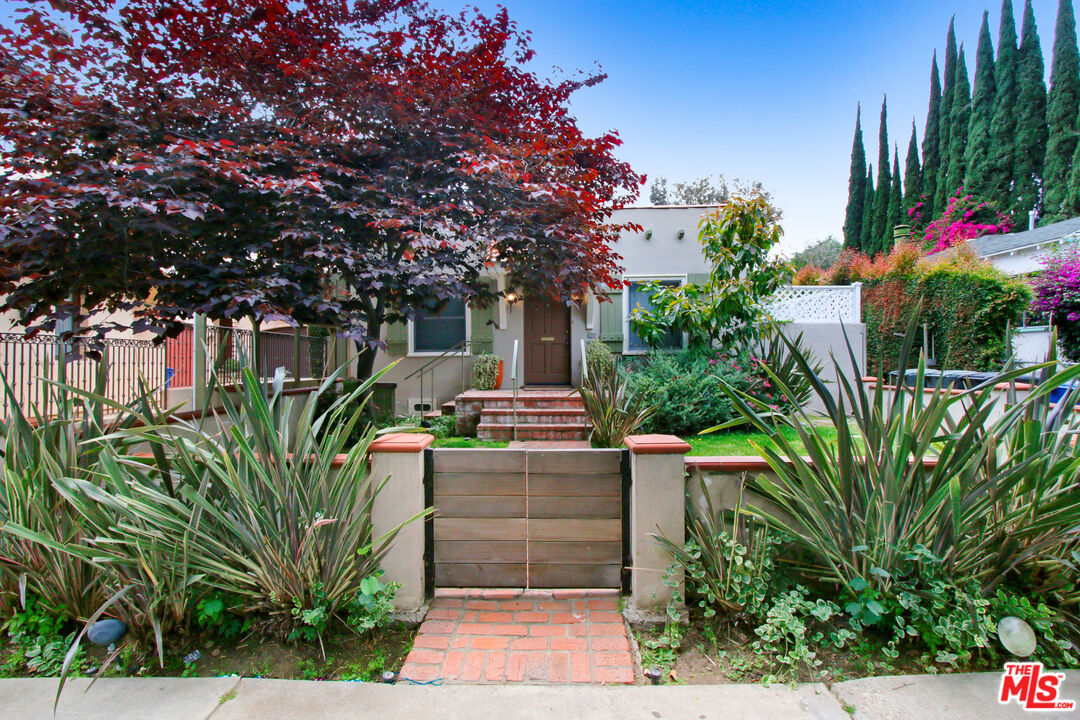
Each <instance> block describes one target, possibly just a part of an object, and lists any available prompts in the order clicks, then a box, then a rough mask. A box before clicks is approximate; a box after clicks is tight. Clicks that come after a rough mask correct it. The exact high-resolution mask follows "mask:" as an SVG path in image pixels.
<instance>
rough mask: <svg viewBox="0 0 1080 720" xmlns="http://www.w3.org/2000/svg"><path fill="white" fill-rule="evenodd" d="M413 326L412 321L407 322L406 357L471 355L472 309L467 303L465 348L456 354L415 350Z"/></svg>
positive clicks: (443, 351) (442, 351)
mask: <svg viewBox="0 0 1080 720" xmlns="http://www.w3.org/2000/svg"><path fill="white" fill-rule="evenodd" d="M414 328H415V325H414V324H413V321H412V319H411V318H410V319H409V322H408V333H407V334H408V339H409V351H408V354H407V355H406V357H439V356H440V355H446V356H447V357H469V356H471V355H472V348H471V347H470V342H469V341H470V340H471V339H472V307H471V306H470V305H469V303H467V302H466V303H465V347H464V348H463V349H462V350H459V351H457V352H451V351H448V350H416V349H415V348H416V343H415V340H414V338H415V335H414Z"/></svg>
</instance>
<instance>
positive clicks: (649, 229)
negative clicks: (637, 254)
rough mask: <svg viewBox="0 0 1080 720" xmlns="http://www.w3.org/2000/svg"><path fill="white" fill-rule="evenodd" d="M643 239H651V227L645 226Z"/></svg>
mask: <svg viewBox="0 0 1080 720" xmlns="http://www.w3.org/2000/svg"><path fill="white" fill-rule="evenodd" d="M645 239H646V240H652V228H647V229H646V230H645Z"/></svg>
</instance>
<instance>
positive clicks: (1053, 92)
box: [1043, 0, 1080, 216]
mask: <svg viewBox="0 0 1080 720" xmlns="http://www.w3.org/2000/svg"><path fill="white" fill-rule="evenodd" d="M1078 106H1080V57H1078V56H1077V51H1076V19H1075V18H1074V17H1073V7H1072V0H1059V2H1058V15H1057V25H1056V27H1055V28H1054V57H1053V60H1052V61H1051V65H1050V94H1049V96H1048V99H1047V104H1046V125H1047V128H1048V130H1049V135H1048V137H1047V140H1046V166H1045V168H1044V170H1043V212H1044V214H1045V215H1048V216H1054V215H1060V214H1062V213H1063V212H1064V211H1065V198H1066V195H1067V194H1068V183H1069V167H1070V165H1071V164H1072V158H1073V153H1074V152H1075V150H1076V112H1077V107H1078Z"/></svg>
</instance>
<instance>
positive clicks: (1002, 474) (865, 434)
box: [725, 312, 1080, 596]
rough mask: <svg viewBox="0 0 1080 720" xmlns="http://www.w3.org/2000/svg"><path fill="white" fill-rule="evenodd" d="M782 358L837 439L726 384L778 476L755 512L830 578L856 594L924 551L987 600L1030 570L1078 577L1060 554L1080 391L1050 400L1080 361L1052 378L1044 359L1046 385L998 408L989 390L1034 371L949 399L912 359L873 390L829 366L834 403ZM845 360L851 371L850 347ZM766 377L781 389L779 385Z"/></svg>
mask: <svg viewBox="0 0 1080 720" xmlns="http://www.w3.org/2000/svg"><path fill="white" fill-rule="evenodd" d="M914 316H915V317H917V316H918V313H917V312H916V313H915V314H914ZM915 337H916V327H915V325H914V322H913V324H912V326H911V327H909V328H908V332H907V335H906V338H905V340H904V343H903V347H902V349H901V353H900V361H899V366H898V367H899V370H900V376H901V377H903V374H904V371H905V370H906V369H907V368H908V367H909V360H910V358H911V357H912V347H913V344H914V339H915ZM789 350H790V352H791V354H792V356H793V357H794V358H795V360H796V362H797V363H798V364H799V366H800V367H801V369H802V371H803V374H805V375H806V376H807V377H808V378H810V381H811V384H812V386H813V389H814V394H815V395H816V396H817V398H818V400H819V401H820V403H821V405H822V406H823V407H824V408H825V419H826V420H827V422H828V424H830V425H832V427H833V428H835V431H836V436H837V437H836V440H835V441H834V442H830V441H829V440H828V439H826V436H825V435H824V433H823V432H822V424H821V422H820V418H814V419H813V421H812V419H811V418H810V416H809V414H808V413H807V411H805V410H803V409H802V408H797V409H794V410H792V411H790V412H786V413H777V412H772V411H771V410H770V409H769V408H768V407H765V406H763V405H762V404H761V403H758V402H757V401H755V400H754V399H753V398H752V397H750V396H748V395H746V394H744V393H740V392H739V391H737V390H735V389H734V388H730V387H727V388H725V389H726V392H727V393H728V395H729V396H730V397H731V399H732V401H733V403H734V404H735V406H736V408H737V409H738V410H739V412H740V414H741V415H742V416H743V418H744V420H745V421H746V422H748V423H750V424H751V425H753V426H754V427H755V428H757V429H758V430H760V431H761V432H763V433H765V434H766V435H767V436H768V437H769V439H770V440H771V441H772V443H773V444H774V445H775V447H776V449H775V450H773V449H770V448H769V447H758V450H759V452H760V453H761V455H762V456H763V457H764V458H765V459H766V461H767V462H768V464H769V467H770V469H771V471H772V474H773V475H774V476H775V479H771V478H769V477H766V476H761V477H758V478H756V479H755V480H754V481H753V487H754V490H755V492H757V493H760V494H762V495H763V496H764V497H766V498H767V499H768V500H769V501H771V502H772V503H773V504H774V505H775V510H768V509H764V508H760V507H751V508H750V509H749V510H750V512H752V513H753V514H754V515H756V516H757V517H758V518H760V519H761V520H763V521H765V522H766V523H768V524H769V525H771V526H773V527H774V528H776V529H779V530H780V531H782V532H784V533H785V534H787V535H789V536H790V537H792V538H794V540H795V541H796V542H797V543H798V544H800V545H802V546H803V547H804V548H805V549H806V550H808V551H809V552H810V553H811V554H813V555H814V556H816V557H817V558H819V559H820V560H821V561H822V562H824V564H825V565H826V566H827V567H828V569H829V574H830V575H831V579H833V580H835V581H836V582H838V583H840V584H841V585H843V586H844V587H845V588H846V589H847V591H848V592H850V593H851V594H852V595H855V594H857V593H856V589H861V588H864V587H867V586H869V587H870V588H871V589H872V590H874V591H881V592H886V593H887V592H889V591H890V589H891V586H892V583H893V570H894V569H895V568H896V567H898V565H899V563H900V562H901V561H902V558H903V556H904V554H905V553H906V552H908V551H910V550H911V549H913V548H915V547H916V546H920V545H921V546H924V547H925V548H928V549H929V550H930V551H931V552H933V553H934V555H936V556H937V557H939V558H941V559H942V563H943V567H944V569H945V571H946V572H947V573H948V574H949V575H950V576H951V577H952V578H953V579H955V580H958V581H966V580H967V579H969V578H974V579H975V580H977V582H978V584H979V587H980V588H981V590H982V592H983V594H984V595H986V596H989V595H991V594H993V593H994V591H995V588H997V587H998V586H999V585H1000V584H1001V583H1003V582H1005V581H1006V580H1010V579H1013V580H1017V579H1020V578H1021V577H1022V576H1023V575H1025V573H1026V572H1027V571H1028V570H1031V569H1033V568H1034V567H1035V566H1040V567H1041V568H1042V570H1043V571H1047V570H1049V571H1051V572H1053V573H1059V574H1060V573H1066V574H1070V575H1071V577H1072V578H1075V569H1074V568H1071V566H1070V565H1069V559H1068V554H1069V551H1070V550H1071V549H1072V548H1074V547H1075V544H1076V541H1077V538H1078V537H1080V482H1078V480H1080V477H1078V472H1080V459H1078V454H1077V448H1076V445H1075V439H1076V437H1077V434H1078V431H1080V417H1078V416H1077V414H1075V413H1073V412H1072V407H1073V406H1074V405H1075V403H1076V401H1077V395H1078V394H1080V393H1077V392H1073V393H1072V394H1071V395H1070V396H1069V397H1067V398H1066V399H1065V400H1063V401H1062V402H1060V403H1058V404H1057V405H1054V406H1051V404H1050V403H1049V402H1048V397H1049V394H1050V392H1051V391H1052V390H1053V389H1054V388H1055V387H1057V386H1059V385H1061V384H1062V383H1065V382H1068V381H1070V380H1073V379H1075V378H1077V377H1080V366H1075V367H1071V368H1067V369H1064V370H1059V369H1057V367H1056V363H1055V362H1053V361H1051V362H1048V363H1045V364H1044V365H1041V366H1039V367H1037V368H1036V371H1037V372H1041V373H1043V374H1044V375H1045V378H1044V381H1043V382H1042V383H1041V384H1039V385H1038V386H1036V387H1035V388H1034V389H1033V390H1032V391H1031V392H1030V393H1029V394H1028V395H1027V397H1025V398H1023V399H1021V400H1019V401H1015V398H1011V399H1012V400H1014V402H1012V403H1006V404H1004V406H1003V407H1002V408H997V407H995V404H996V403H1001V402H1002V400H1001V399H1000V397H995V393H994V387H995V385H999V384H1001V383H1007V384H1012V383H1015V382H1016V381H1017V379H1018V378H1019V377H1020V376H1021V375H1022V374H1024V373H1027V372H1031V368H1026V369H1013V368H1008V367H1007V368H1006V369H1005V370H1003V371H1002V372H1001V373H1000V374H999V375H998V376H997V377H995V378H993V379H992V380H990V381H987V382H985V383H982V384H981V385H979V386H977V387H974V388H971V389H968V390H964V391H961V392H956V391H952V390H950V389H948V388H944V387H928V384H927V382H926V375H925V372H926V362H925V357H924V356H920V357H919V359H918V361H917V363H916V368H917V371H916V374H915V377H914V381H913V382H911V383H910V384H907V383H904V382H900V383H898V384H897V386H896V387H894V388H892V389H886V386H885V379H884V377H881V376H879V377H878V378H877V382H876V383H875V384H874V387H873V389H872V390H868V389H867V388H866V386H865V385H864V384H863V383H861V382H860V381H859V380H858V379H851V378H848V377H846V376H845V375H844V372H843V370H842V368H841V367H840V364H839V363H838V362H837V361H836V360H835V359H834V361H833V362H834V366H835V368H836V375H837V378H838V388H837V390H836V393H835V397H834V393H833V391H831V390H830V389H829V387H828V386H827V385H826V384H825V382H824V381H823V380H822V379H821V377H820V375H819V374H818V373H817V372H814V370H813V369H812V368H811V367H810V365H809V363H808V362H807V360H806V358H805V357H803V355H802V353H801V352H799V351H798V349H796V348H795V347H793V346H791V344H790V342H789ZM849 353H850V354H851V361H852V366H854V367H858V366H859V365H858V363H857V362H856V359H855V357H854V353H853V352H851V349H850V344H849ZM766 371H767V372H769V374H770V376H771V377H772V379H773V381H774V382H775V383H777V384H778V386H779V387H780V388H781V390H784V391H786V390H787V388H786V386H785V384H784V381H783V379H782V378H780V377H779V376H777V375H776V374H775V373H773V372H771V371H769V370H768V368H766ZM1066 408H1067V409H1066ZM849 423H850V424H849ZM851 424H854V425H855V426H856V427H857V428H858V434H859V435H861V440H860V439H859V437H857V436H856V434H855V433H853V432H852V428H851ZM785 425H786V426H789V427H791V428H793V429H794V431H795V438H794V439H792V440H789V439H787V437H786V436H785V435H784V433H783V432H782V428H783V426H785ZM924 461H932V462H924ZM853 582H854V583H855V588H853V587H852V584H853Z"/></svg>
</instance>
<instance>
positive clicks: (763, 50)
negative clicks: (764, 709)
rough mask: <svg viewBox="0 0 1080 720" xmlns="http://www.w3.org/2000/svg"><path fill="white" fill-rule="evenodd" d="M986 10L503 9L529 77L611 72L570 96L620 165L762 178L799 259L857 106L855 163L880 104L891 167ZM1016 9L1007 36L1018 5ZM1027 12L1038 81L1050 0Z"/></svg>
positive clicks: (919, 1)
mask: <svg viewBox="0 0 1080 720" xmlns="http://www.w3.org/2000/svg"><path fill="white" fill-rule="evenodd" d="M990 2H991V4H990V5H987V2H986V1H983V2H967V1H964V0H946V1H945V2H941V1H940V0H938V1H936V2H935V1H933V0H906V1H905V2H882V1H881V0H864V1H863V2H850V1H847V0H844V1H842V2H808V1H806V0H789V1H788V2H775V1H772V0H758V1H757V2H747V1H744V2H700V1H696V2H657V1H655V0H654V1H653V2H646V1H644V0H621V1H615V0H577V1H574V2H571V1H570V0H543V1H540V0H502V2H501V3H499V4H502V5H505V6H506V7H507V8H508V9H509V11H510V14H511V17H512V18H514V19H515V20H517V21H518V23H519V24H520V26H521V27H522V28H524V29H528V30H531V31H532V32H533V40H534V46H535V48H536V50H537V51H538V56H537V58H536V60H535V61H534V63H533V69H534V70H536V71H537V72H539V73H544V74H547V73H549V72H550V71H551V69H552V67H555V66H558V67H561V68H562V69H563V70H564V71H573V70H576V69H590V68H593V67H595V65H596V64H599V65H600V67H601V68H602V69H603V70H604V72H606V73H608V75H609V78H608V80H607V81H606V82H604V83H603V84H602V85H600V86H599V87H596V88H592V89H587V90H584V91H582V92H581V93H580V94H579V96H578V97H577V98H576V99H575V101H574V110H575V113H576V114H577V116H578V119H579V121H580V124H581V125H582V127H583V128H584V129H585V130H586V131H587V132H589V133H591V134H597V133H599V132H602V131H604V130H607V129H616V130H618V131H619V134H620V135H621V136H622V138H623V140H624V145H623V146H622V148H620V151H619V154H620V156H621V157H622V158H623V159H625V160H628V161H629V162H630V163H631V164H632V165H633V167H634V168H635V169H636V170H637V171H638V172H643V173H646V174H648V175H649V177H650V181H651V178H652V177H655V176H656V175H666V176H668V178H670V179H672V180H681V179H689V178H693V177H699V176H702V175H706V174H713V173H717V172H722V173H724V174H725V175H727V176H728V177H742V178H748V179H755V180H760V181H761V182H763V183H765V185H766V187H767V188H768V189H770V190H771V191H772V192H773V194H774V195H775V196H776V198H777V201H778V203H779V204H780V206H781V207H782V208H783V209H784V213H785V217H784V223H783V224H784V228H785V231H786V237H785V240H784V243H783V247H784V249H785V250H787V251H796V250H799V249H801V248H802V247H804V246H805V245H806V244H808V243H809V242H811V241H813V240H815V239H818V238H822V237H825V236H826V235H830V234H832V235H835V236H836V237H837V238H840V237H841V227H842V225H843V215H844V205H845V203H846V200H847V181H848V168H849V165H850V153H851V136H852V132H853V130H854V125H855V105H856V103H857V102H859V101H862V103H863V108H864V114H863V133H864V139H865V141H866V150H867V157H868V158H870V159H871V160H872V161H874V162H875V163H876V160H877V152H878V151H877V132H878V115H879V113H880V110H881V98H882V94H883V93H884V94H887V95H888V98H889V138H890V142H892V141H898V142H899V144H900V161H901V167H903V161H904V157H905V155H906V153H907V143H908V138H909V137H910V134H911V121H912V118H914V119H915V120H916V124H917V127H918V133H919V142H920V143H921V142H922V133H923V126H924V124H925V122H926V109H927V101H928V99H929V88H930V58H931V54H932V53H933V51H934V49H935V48H937V49H938V52H939V56H942V55H943V54H944V47H945V34H946V31H947V29H948V25H949V18H950V16H952V15H954V14H955V16H956V31H957V40H958V42H962V43H964V45H965V47H966V49H967V52H966V55H967V59H968V64H969V67H968V72H969V75H970V74H972V73H973V72H974V61H975V46H976V43H977V41H978V32H979V24H980V22H981V21H982V12H983V10H984V9H986V10H989V11H990V31H991V36H992V37H993V38H994V42H995V52H996V50H997V48H996V42H997V33H998V21H999V19H1000V12H1001V5H1000V0H990ZM437 4H438V5H440V6H443V7H447V8H452V7H453V8H458V7H460V5H454V4H451V3H448V2H446V0H440V2H438V3H437ZM475 4H477V5H478V6H479V7H480V8H481V9H482V10H484V11H488V12H490V11H492V10H494V8H495V7H496V3H495V2H478V3H475ZM1014 4H1015V8H1014V12H1015V14H1016V22H1017V33H1018V34H1019V24H1020V21H1021V17H1022V14H1023V1H1022V0H1014ZM1033 7H1034V10H1035V19H1036V22H1037V25H1038V27H1039V32H1040V35H1041V36H1042V46H1043V53H1044V56H1045V59H1046V63H1047V73H1048V74H1049V70H1050V67H1049V66H1050V57H1051V50H1052V47H1053V32H1054V20H1055V16H1056V13H1057V0H1035V1H1034V3H1033ZM890 157H891V153H890ZM875 174H876V168H875ZM643 200H644V202H647V201H648V194H647V189H646V192H645V193H644V198H643Z"/></svg>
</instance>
